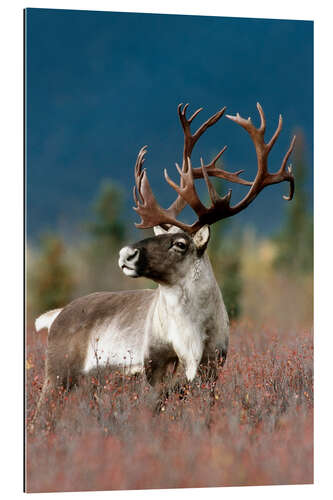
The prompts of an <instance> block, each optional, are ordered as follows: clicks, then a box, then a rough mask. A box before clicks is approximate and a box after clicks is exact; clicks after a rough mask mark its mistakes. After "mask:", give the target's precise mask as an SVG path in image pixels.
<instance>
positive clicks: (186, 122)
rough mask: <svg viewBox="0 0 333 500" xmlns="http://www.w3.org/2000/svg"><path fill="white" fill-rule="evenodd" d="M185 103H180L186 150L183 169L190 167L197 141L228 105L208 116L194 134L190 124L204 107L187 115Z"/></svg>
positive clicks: (180, 116)
mask: <svg viewBox="0 0 333 500" xmlns="http://www.w3.org/2000/svg"><path fill="white" fill-rule="evenodd" d="M182 106H183V103H181V104H179V105H178V108H177V109H178V115H179V119H180V123H181V125H182V127H183V131H184V152H183V169H184V170H186V169H187V168H188V164H187V158H191V154H192V151H193V148H194V146H195V143H196V142H197V140H198V139H199V137H201V135H202V134H203V133H204V132H205V131H206V130H207V128H208V127H210V126H212V125H214V123H216V122H217V121H218V120H219V119H220V118H221V116H222V115H223V114H224V112H225V110H226V109H227V108H226V107H224V108H222V109H221V110H220V111H218V112H217V113H215V114H214V115H213V116H211V117H210V118H208V120H206V121H205V122H204V123H203V124H202V125H201V126H200V127H199V128H198V129H197V130H196V132H195V133H194V134H192V133H191V128H190V125H191V123H192V121H193V120H194V118H195V117H196V116H197V115H198V114H199V113H200V112H201V111H202V110H203V108H199V109H197V110H196V111H195V112H194V113H193V114H192V116H191V117H190V118H187V117H186V110H187V108H188V106H189V105H188V104H185V105H184V107H183V108H182Z"/></svg>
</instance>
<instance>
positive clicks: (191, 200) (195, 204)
mask: <svg viewBox="0 0 333 500" xmlns="http://www.w3.org/2000/svg"><path fill="white" fill-rule="evenodd" d="M187 163H188V166H189V168H188V170H187V171H186V172H185V171H184V170H181V169H180V167H179V165H178V164H177V163H176V167H177V170H178V172H179V175H180V178H181V181H182V182H181V183H180V185H179V186H178V184H176V183H175V182H174V181H173V180H172V179H170V177H169V175H168V172H167V169H166V168H165V169H164V177H165V180H166V181H167V183H168V184H169V185H170V186H171V187H172V188H173V189H174V190H175V191H176V192H177V193H178V195H179V196H181V197H182V198H183V199H184V200H185V201H186V203H187V204H188V205H189V206H190V207H191V208H192V210H194V212H195V213H196V214H197V215H202V214H204V213H205V211H206V207H205V206H204V205H203V204H202V203H201V201H200V198H199V196H198V193H197V191H196V189H195V185H194V177H193V170H192V165H191V159H190V158H189V157H188V158H187Z"/></svg>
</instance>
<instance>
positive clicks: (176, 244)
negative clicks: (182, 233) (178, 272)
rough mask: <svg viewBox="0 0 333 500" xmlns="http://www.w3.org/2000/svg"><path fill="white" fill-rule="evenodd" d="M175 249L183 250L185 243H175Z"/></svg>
mask: <svg viewBox="0 0 333 500" xmlns="http://www.w3.org/2000/svg"><path fill="white" fill-rule="evenodd" d="M175 247H177V248H179V250H185V249H186V243H184V242H183V241H176V242H175Z"/></svg>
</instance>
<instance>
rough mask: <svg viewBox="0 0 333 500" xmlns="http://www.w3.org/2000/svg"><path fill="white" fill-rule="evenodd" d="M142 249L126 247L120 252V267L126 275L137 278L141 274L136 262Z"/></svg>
mask: <svg viewBox="0 0 333 500" xmlns="http://www.w3.org/2000/svg"><path fill="white" fill-rule="evenodd" d="M139 255H140V250H139V249H138V248H132V247H124V248H122V249H121V250H120V252H119V260H118V264H119V267H120V268H121V269H122V271H123V273H124V274H126V276H131V277H132V278H137V277H138V276H139V274H138V272H137V269H136V264H137V262H138V260H139Z"/></svg>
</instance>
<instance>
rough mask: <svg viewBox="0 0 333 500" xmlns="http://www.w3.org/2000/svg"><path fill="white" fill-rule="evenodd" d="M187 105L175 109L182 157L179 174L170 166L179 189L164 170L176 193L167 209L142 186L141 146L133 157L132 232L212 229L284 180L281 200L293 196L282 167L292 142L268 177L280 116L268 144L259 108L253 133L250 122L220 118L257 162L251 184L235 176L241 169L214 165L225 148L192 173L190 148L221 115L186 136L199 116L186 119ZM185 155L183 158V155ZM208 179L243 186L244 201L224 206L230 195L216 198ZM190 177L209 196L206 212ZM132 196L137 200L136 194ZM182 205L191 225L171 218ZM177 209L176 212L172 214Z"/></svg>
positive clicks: (144, 180)
mask: <svg viewBox="0 0 333 500" xmlns="http://www.w3.org/2000/svg"><path fill="white" fill-rule="evenodd" d="M187 106H188V105H185V106H184V108H183V109H182V108H181V105H180V106H178V113H179V117H180V121H181V123H182V126H183V129H184V135H185V140H184V158H183V165H182V169H180V167H179V165H178V164H177V163H176V167H177V170H178V172H179V175H180V185H179V186H178V185H177V184H176V183H175V182H174V181H172V180H171V179H170V178H169V176H168V174H167V171H166V170H165V171H164V175H165V179H166V181H167V182H168V184H169V185H170V186H171V187H172V188H173V189H174V190H175V191H176V192H177V193H178V197H177V199H176V201H175V202H174V203H173V204H172V205H171V206H170V207H169V208H168V209H163V208H161V207H160V206H159V204H158V203H157V201H156V199H155V197H154V195H153V192H152V190H151V187H150V185H149V182H148V178H147V175H146V172H145V170H143V169H142V164H143V162H144V155H145V153H146V147H144V148H142V149H141V151H140V152H139V155H138V158H137V162H136V165H135V181H136V188H134V200H135V203H136V208H135V210H136V211H137V212H138V213H139V215H140V216H141V219H142V221H141V223H140V224H136V226H137V227H141V228H148V227H152V226H155V225H170V224H171V225H174V226H178V227H179V228H181V229H182V230H183V231H186V232H188V233H194V232H196V231H197V230H198V229H200V228H201V227H202V226H204V225H205V224H213V223H214V222H217V221H218V220H221V219H225V218H227V217H231V216H232V215H235V214H237V213H238V212H240V211H241V210H244V209H245V208H246V207H247V206H248V205H249V204H250V203H251V202H252V201H253V200H254V199H255V198H256V197H257V196H258V194H259V193H260V191H261V190H262V189H263V188H264V187H266V186H268V185H270V184H276V183H279V182H283V181H287V182H289V185H290V189H289V196H284V198H285V199H286V200H291V199H292V197H293V194H294V177H293V174H292V169H291V165H289V166H288V167H287V161H288V159H289V157H290V155H291V152H292V150H293V147H294V144H295V140H296V137H293V139H292V141H291V144H290V147H289V149H288V151H287V153H286V154H285V156H284V158H283V161H282V164H281V167H280V168H279V170H278V171H277V172H276V173H274V174H271V173H269V172H268V165H267V162H268V155H269V152H270V151H271V149H272V147H273V146H274V144H275V141H276V139H277V138H278V136H279V134H280V132H281V128H282V117H281V115H280V118H279V124H278V127H277V129H276V131H275V133H274V134H273V136H272V138H271V140H270V141H269V142H268V143H267V144H266V143H265V141H264V134H265V129H266V120H265V115H264V112H263V110H262V107H261V106H260V104H259V103H257V108H258V111H259V115H260V118H261V124H260V127H259V128H256V127H255V126H254V125H253V124H252V122H251V119H250V118H248V119H247V120H246V119H244V118H242V117H241V116H240V115H239V114H238V113H237V115H236V116H231V115H226V116H227V118H229V119H230V120H233V121H235V122H236V123H238V124H239V125H241V126H242V127H243V128H244V129H245V130H246V131H247V132H248V133H249V135H250V137H251V139H252V141H253V143H254V146H255V150H256V154H257V161H258V170H257V175H256V177H255V179H254V180H253V181H252V182H251V181H246V180H245V179H242V178H240V177H239V175H240V174H241V173H242V172H243V171H242V170H240V171H238V172H234V173H231V172H227V171H225V170H222V169H220V168H218V167H217V166H216V162H217V160H218V159H219V158H220V156H221V155H222V154H223V152H224V151H225V149H226V147H224V148H223V149H222V150H221V151H220V152H219V153H218V154H217V156H216V157H215V158H214V159H213V160H212V161H211V162H210V163H209V164H208V165H205V164H204V162H203V160H202V159H201V167H199V168H192V165H191V159H190V155H191V153H192V150H193V147H194V145H195V143H196V141H197V140H198V138H199V137H200V136H201V135H202V134H203V132H204V131H205V130H207V128H208V127H210V126H211V125H213V124H214V123H216V122H217V120H219V118H220V117H221V116H222V115H223V113H224V111H225V108H223V109H222V110H221V111H219V112H218V113H216V114H215V115H213V116H212V117H211V118H210V119H209V120H207V121H206V122H205V123H204V124H203V125H201V127H199V129H198V130H197V131H196V132H195V134H193V135H192V134H191V132H190V124H191V122H192V120H193V119H194V117H195V116H197V114H198V113H199V112H200V111H201V109H202V108H200V109H198V110H197V111H196V112H195V113H194V114H193V115H192V116H191V118H189V119H187V118H186V109H187ZM186 154H188V155H187V156H186V157H185V155H186ZM209 176H211V177H219V178H222V179H227V180H229V181H231V182H234V183H237V184H243V185H247V186H251V187H250V189H249V191H248V193H247V194H246V195H245V196H244V198H243V199H242V200H241V201H240V202H239V203H237V204H236V205H234V206H230V200H231V190H229V192H228V193H227V194H226V195H225V196H223V197H220V196H219V195H218V193H217V192H216V190H215V188H214V186H213V184H212V183H211V181H210V180H209ZM196 178H204V179H205V182H206V185H207V188H208V192H209V196H210V199H211V206H210V207H209V208H207V207H205V205H203V204H202V202H201V201H200V199H199V196H198V194H197V191H196V189H195V185H194V179H196ZM137 193H138V195H137ZM186 204H188V205H190V207H191V208H192V209H193V210H194V212H195V213H196V214H197V216H198V219H197V221H196V222H194V223H193V224H192V225H187V224H184V223H182V222H180V221H178V220H176V216H177V215H178V213H179V212H180V210H182V208H184V206H185V205H186ZM179 208H180V210H179V211H178V209H179Z"/></svg>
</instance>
